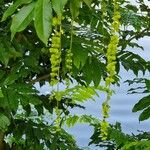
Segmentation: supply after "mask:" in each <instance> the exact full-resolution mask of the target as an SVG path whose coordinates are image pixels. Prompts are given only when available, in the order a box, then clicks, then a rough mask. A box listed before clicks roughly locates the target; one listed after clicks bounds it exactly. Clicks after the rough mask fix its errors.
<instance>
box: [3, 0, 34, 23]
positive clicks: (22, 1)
mask: <svg viewBox="0 0 150 150" xmlns="http://www.w3.org/2000/svg"><path fill="white" fill-rule="evenodd" d="M31 2H32V0H17V1H16V2H15V3H14V4H13V5H10V7H9V8H8V9H7V10H6V11H5V13H4V15H3V17H2V20H1V21H5V20H6V19H7V18H8V17H9V16H11V15H12V14H13V13H14V12H15V11H16V9H17V8H18V7H19V6H21V5H22V4H28V3H31Z"/></svg>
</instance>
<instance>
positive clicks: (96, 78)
mask: <svg viewBox="0 0 150 150" xmlns="http://www.w3.org/2000/svg"><path fill="white" fill-rule="evenodd" d="M101 69H102V65H100V63H99V62H98V60H96V59H93V62H92V71H93V72H92V78H93V82H94V85H95V86H96V87H97V86H98V85H99V83H100V80H101V75H102V72H101Z"/></svg>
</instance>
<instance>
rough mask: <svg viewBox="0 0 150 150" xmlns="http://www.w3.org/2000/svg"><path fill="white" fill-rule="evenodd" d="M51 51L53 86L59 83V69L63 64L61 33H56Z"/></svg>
mask: <svg viewBox="0 0 150 150" xmlns="http://www.w3.org/2000/svg"><path fill="white" fill-rule="evenodd" d="M49 50H50V54H51V57H50V62H51V73H50V77H51V85H55V84H57V83H58V76H59V68H60V63H61V33H60V32H56V33H55V34H54V35H53V37H52V46H51V48H50V49H49Z"/></svg>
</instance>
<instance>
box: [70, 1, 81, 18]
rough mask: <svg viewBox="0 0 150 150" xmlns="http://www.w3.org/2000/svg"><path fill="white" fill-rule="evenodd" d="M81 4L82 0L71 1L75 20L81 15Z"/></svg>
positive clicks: (71, 10) (71, 9)
mask: <svg viewBox="0 0 150 150" xmlns="http://www.w3.org/2000/svg"><path fill="white" fill-rule="evenodd" d="M80 6H81V0H71V1H70V12H71V15H72V17H73V20H74V19H75V18H76V17H78V15H79V8H80Z"/></svg>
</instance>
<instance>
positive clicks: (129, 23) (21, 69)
mask: <svg viewBox="0 0 150 150" xmlns="http://www.w3.org/2000/svg"><path fill="white" fill-rule="evenodd" d="M113 2H114V1H113V0H108V1H106V0H61V1H60V0H15V1H14V0H0V18H1V22H0V150H3V149H10V150H34V149H35V150H43V149H46V148H48V149H52V150H55V149H60V150H67V149H68V150H78V149H80V148H78V146H77V144H76V141H75V139H74V138H73V136H72V135H70V134H69V133H67V132H66V131H65V130H64V129H63V127H64V125H68V126H73V125H75V124H76V123H88V124H90V125H91V126H93V127H94V129H95V130H94V134H93V136H92V137H91V142H90V144H96V145H97V146H102V145H103V144H104V145H105V146H106V147H108V149H120V148H122V150H126V149H127V150H128V149H129V150H130V149H137V150H138V149H147V150H148V147H149V146H147V145H149V144H150V138H149V134H148V133H142V134H139V135H136V136H130V135H125V134H124V133H122V131H121V128H120V126H118V124H117V125H110V127H109V129H108V137H107V139H106V141H102V137H100V135H101V126H100V122H101V118H100V120H98V119H96V118H95V117H92V116H88V115H86V114H85V115H83V116H80V115H79V114H76V115H74V116H72V114H71V110H72V109H73V108H75V107H78V108H81V109H84V106H83V104H84V102H85V101H87V100H89V99H94V98H93V96H95V95H96V96H98V91H101V92H105V93H111V94H112V91H111V89H110V88H109V87H106V86H103V85H102V83H103V82H104V81H105V79H107V78H108V76H109V74H110V71H109V70H108V68H107V67H106V66H107V61H108V58H107V49H108V45H109V43H110V40H111V36H112V32H111V27H110V24H112V22H113V16H114V5H113V4H114V3H113ZM118 2H119V7H120V9H119V12H120V14H121V18H119V22H120V26H121V27H120V30H119V31H118V30H117V35H118V36H119V41H118V43H117V45H116V46H118V49H117V51H116V58H115V61H116V63H115V71H116V73H115V74H113V79H114V80H113V82H111V83H112V84H116V85H119V80H120V77H119V72H120V67H121V66H123V67H124V68H125V70H127V71H128V70H131V71H133V73H134V74H135V76H136V77H138V73H139V72H140V71H141V72H142V73H143V75H144V74H145V72H148V73H149V71H150V62H148V61H145V60H144V59H143V58H141V57H140V56H139V55H137V54H134V53H133V52H131V51H128V49H127V47H128V46H130V47H134V48H141V49H143V47H142V46H141V45H138V44H137V40H138V39H140V38H143V37H144V36H150V8H149V7H148V5H147V4H146V3H145V2H144V1H143V0H139V1H138V6H137V5H133V4H131V3H130V2H129V1H124V0H120V1H118ZM102 4H103V7H101V6H102ZM104 4H105V5H104ZM136 4H137V3H136ZM104 12H105V16H104ZM55 60H56V61H55ZM54 63H55V64H54ZM52 81H56V82H54V84H55V83H57V86H55V85H54V84H53V83H52ZM127 82H128V83H129V85H131V84H133V83H137V85H138V87H137V88H135V89H133V88H132V89H129V93H132V94H133V93H138V92H139V91H138V90H139V89H142V90H143V91H142V92H143V93H147V96H146V97H143V98H142V99H141V100H140V101H139V102H138V103H137V104H136V105H135V106H134V108H133V112H137V111H140V110H142V112H141V115H140V117H139V120H140V121H143V120H146V119H149V117H150V95H149V93H150V80H149V79H145V78H140V79H139V78H136V79H135V80H134V81H130V80H128V81H127ZM37 83H38V84H39V85H40V87H42V86H43V85H45V84H48V85H49V86H50V87H51V88H52V90H51V91H48V93H46V94H42V93H41V91H39V90H38V89H37V88H36V86H35V84H37ZM49 83H52V84H49ZM141 84H142V85H141ZM61 85H63V86H65V88H64V89H61ZM140 92H141V91H140ZM101 100H103V99H101ZM100 107H101V106H100ZM70 108H71V109H70ZM4 137H5V143H4V142H3V140H4ZM143 139H144V140H143ZM139 141H141V142H139ZM135 147H136V148H135Z"/></svg>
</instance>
